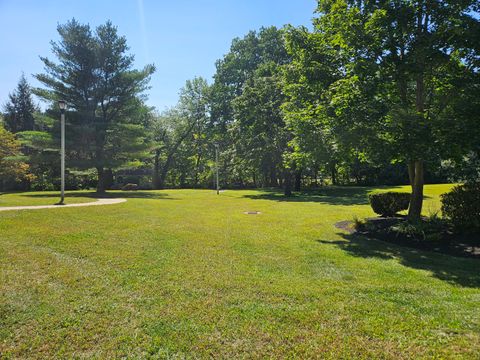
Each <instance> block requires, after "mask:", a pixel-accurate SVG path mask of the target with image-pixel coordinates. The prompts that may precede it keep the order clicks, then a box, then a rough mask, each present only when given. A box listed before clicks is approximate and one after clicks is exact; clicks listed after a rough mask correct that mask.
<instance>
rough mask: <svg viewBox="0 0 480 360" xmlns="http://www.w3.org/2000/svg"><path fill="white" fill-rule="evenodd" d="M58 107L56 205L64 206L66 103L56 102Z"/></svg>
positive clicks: (62, 101)
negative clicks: (58, 190)
mask: <svg viewBox="0 0 480 360" xmlns="http://www.w3.org/2000/svg"><path fill="white" fill-rule="evenodd" d="M58 107H59V108H60V114H61V115H60V133H61V149H60V172H61V183H60V202H59V203H58V205H64V204H65V202H64V201H65V109H66V108H67V103H66V102H65V101H64V100H59V101H58Z"/></svg>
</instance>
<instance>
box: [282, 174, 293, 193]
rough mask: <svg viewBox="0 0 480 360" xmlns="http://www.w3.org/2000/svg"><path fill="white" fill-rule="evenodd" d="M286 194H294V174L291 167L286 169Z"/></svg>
mask: <svg viewBox="0 0 480 360" xmlns="http://www.w3.org/2000/svg"><path fill="white" fill-rule="evenodd" d="M283 184H284V186H285V187H284V195H285V196H292V174H291V172H290V170H289V169H286V170H285V181H284V182H283Z"/></svg>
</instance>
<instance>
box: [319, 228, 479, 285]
mask: <svg viewBox="0 0 480 360" xmlns="http://www.w3.org/2000/svg"><path fill="white" fill-rule="evenodd" d="M338 235H340V236H342V237H343V238H344V240H338V241H328V240H317V241H318V242H319V243H322V244H327V245H333V246H337V247H339V248H340V249H342V250H344V251H346V252H348V253H349V254H351V255H353V256H357V257H362V258H378V259H383V260H388V259H394V258H395V259H398V260H399V262H400V263H401V264H402V265H404V266H408V267H410V268H413V269H420V270H427V271H430V272H431V273H432V276H433V277H435V278H437V279H440V280H443V281H447V282H449V283H452V284H457V285H461V286H464V287H474V288H477V287H480V271H479V269H480V261H479V260H477V259H468V258H459V257H454V256H449V255H443V254H438V253H433V252H427V251H422V250H416V249H412V248H407V247H402V246H397V245H393V244H389V243H386V242H383V241H380V240H374V239H367V238H365V237H363V236H359V235H355V234H344V233H340V234H338Z"/></svg>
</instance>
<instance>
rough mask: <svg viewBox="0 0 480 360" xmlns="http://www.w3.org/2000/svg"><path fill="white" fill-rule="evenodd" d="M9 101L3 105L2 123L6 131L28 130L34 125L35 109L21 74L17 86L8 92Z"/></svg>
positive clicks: (29, 89)
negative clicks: (11, 91)
mask: <svg viewBox="0 0 480 360" xmlns="http://www.w3.org/2000/svg"><path fill="white" fill-rule="evenodd" d="M8 97H9V101H8V102H7V103H6V104H5V106H4V112H5V114H4V123H5V127H6V129H7V130H8V131H10V132H12V133H17V132H20V131H30V130H33V129H34V127H35V120H34V116H33V114H34V113H35V111H37V110H38V109H37V107H36V106H35V104H34V102H33V99H32V90H31V88H30V85H29V84H28V82H27V79H26V78H25V75H24V74H22V76H21V77H20V80H19V82H18V85H17V88H16V89H15V90H14V92H13V93H11V94H9V96H8Z"/></svg>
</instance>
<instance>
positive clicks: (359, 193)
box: [243, 186, 430, 205]
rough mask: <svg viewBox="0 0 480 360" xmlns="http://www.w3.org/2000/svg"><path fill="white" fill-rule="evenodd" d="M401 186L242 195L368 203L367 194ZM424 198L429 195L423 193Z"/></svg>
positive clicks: (264, 192) (305, 200)
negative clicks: (289, 193)
mask: <svg viewBox="0 0 480 360" xmlns="http://www.w3.org/2000/svg"><path fill="white" fill-rule="evenodd" d="M399 188H401V186H385V187H366V186H326V187H324V188H320V189H315V190H306V191H302V192H295V193H294V194H293V195H292V196H285V195H283V191H282V190H279V189H262V190H261V191H262V192H263V193H262V194H258V195H244V196H243V197H245V198H249V199H254V200H272V201H282V202H317V203H324V204H330V205H368V203H369V202H368V194H369V193H371V192H372V191H376V190H382V189H385V190H386V189H388V190H390V189H399ZM423 198H424V199H429V198H430V197H429V196H427V195H424V197H423Z"/></svg>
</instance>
